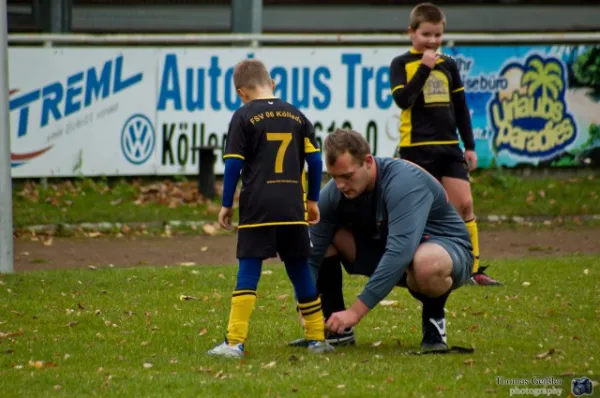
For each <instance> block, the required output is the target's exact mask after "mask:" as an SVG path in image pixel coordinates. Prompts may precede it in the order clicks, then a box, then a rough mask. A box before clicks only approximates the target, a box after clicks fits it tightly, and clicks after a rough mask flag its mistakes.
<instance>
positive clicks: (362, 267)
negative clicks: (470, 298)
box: [341, 234, 473, 289]
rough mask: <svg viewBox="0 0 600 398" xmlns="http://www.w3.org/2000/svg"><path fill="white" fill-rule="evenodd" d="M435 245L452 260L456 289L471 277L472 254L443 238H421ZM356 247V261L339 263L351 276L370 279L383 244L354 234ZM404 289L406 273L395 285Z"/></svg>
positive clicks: (343, 260)
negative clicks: (362, 276) (361, 276)
mask: <svg viewBox="0 0 600 398" xmlns="http://www.w3.org/2000/svg"><path fill="white" fill-rule="evenodd" d="M425 242H428V243H436V244H438V245H440V246H442V247H443V248H444V250H446V251H447V252H448V254H450V257H451V258H452V274H451V275H452V288H453V289H456V288H458V287H459V286H461V285H462V284H464V283H465V282H467V281H468V280H469V278H470V277H471V269H472V268H473V253H472V252H471V251H470V250H468V249H467V248H465V247H463V246H462V245H460V244H459V243H456V242H453V241H452V240H451V239H448V238H443V237H434V236H429V237H427V238H425V237H423V239H421V243H425ZM354 243H355V246H356V260H355V261H354V262H353V263H352V262H350V261H348V260H347V259H345V258H343V256H341V262H342V265H343V266H344V268H345V269H346V272H348V273H349V274H351V275H364V276H368V277H370V276H371V275H373V273H374V272H375V269H376V268H377V265H378V264H379V261H380V260H381V257H383V254H384V253H385V242H382V241H378V240H374V239H368V238H363V237H360V236H357V235H356V234H354ZM397 285H398V286H402V287H406V273H404V275H403V276H402V278H401V279H400V280H399V281H398V283H397Z"/></svg>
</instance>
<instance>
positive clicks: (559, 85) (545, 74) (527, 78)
mask: <svg viewBox="0 0 600 398" xmlns="http://www.w3.org/2000/svg"><path fill="white" fill-rule="evenodd" d="M527 69H528V71H527V72H526V73H525V74H524V75H523V77H522V78H521V85H525V86H528V89H527V94H528V95H530V96H532V97H533V96H534V95H535V93H536V92H537V91H538V90H541V92H542V98H543V99H544V100H545V99H547V98H548V96H550V97H551V98H552V99H554V100H557V99H558V96H559V95H560V93H561V92H562V91H563V89H564V83H563V79H562V69H561V67H560V64H559V63H558V62H556V61H553V60H546V61H543V60H542V59H541V58H538V57H535V58H533V59H530V60H529V61H528V62H527Z"/></svg>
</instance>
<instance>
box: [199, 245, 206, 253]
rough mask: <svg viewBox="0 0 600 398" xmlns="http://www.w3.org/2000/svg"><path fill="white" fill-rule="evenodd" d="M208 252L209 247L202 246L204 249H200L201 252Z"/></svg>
mask: <svg viewBox="0 0 600 398" xmlns="http://www.w3.org/2000/svg"><path fill="white" fill-rule="evenodd" d="M207 250H208V247H207V246H202V247H201V248H200V251H201V252H205V251H207Z"/></svg>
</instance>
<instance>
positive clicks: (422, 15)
mask: <svg viewBox="0 0 600 398" xmlns="http://www.w3.org/2000/svg"><path fill="white" fill-rule="evenodd" d="M424 22H429V23H432V24H438V23H442V24H444V26H446V17H445V16H444V13H443V11H442V9H441V8H440V7H438V6H436V5H435V4H432V3H421V4H418V5H417V6H416V7H415V8H413V9H412V11H411V12H410V28H411V29H412V30H417V29H418V28H419V26H420V25H421V24H422V23H424Z"/></svg>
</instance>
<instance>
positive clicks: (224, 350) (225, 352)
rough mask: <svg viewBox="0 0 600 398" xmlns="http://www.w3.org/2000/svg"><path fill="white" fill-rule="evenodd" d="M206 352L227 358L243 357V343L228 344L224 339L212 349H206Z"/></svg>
mask: <svg viewBox="0 0 600 398" xmlns="http://www.w3.org/2000/svg"><path fill="white" fill-rule="evenodd" d="M207 354H208V355H214V356H219V357H227V358H243V357H244V344H242V343H238V344H233V345H229V344H228V343H227V342H226V341H224V342H222V343H221V344H219V345H218V346H216V347H215V348H213V349H212V350H210V351H208V353H207Z"/></svg>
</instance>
